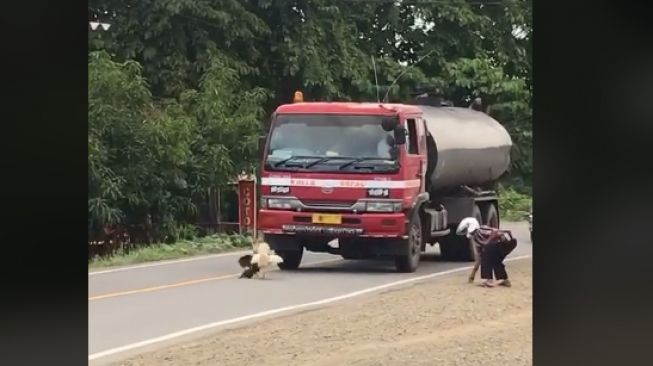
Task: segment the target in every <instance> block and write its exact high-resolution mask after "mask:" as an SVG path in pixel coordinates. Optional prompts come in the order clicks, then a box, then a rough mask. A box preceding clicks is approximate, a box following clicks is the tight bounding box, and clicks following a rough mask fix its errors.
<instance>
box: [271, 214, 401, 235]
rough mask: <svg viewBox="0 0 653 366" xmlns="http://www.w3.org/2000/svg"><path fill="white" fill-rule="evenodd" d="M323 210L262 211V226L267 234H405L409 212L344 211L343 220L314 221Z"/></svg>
mask: <svg viewBox="0 0 653 366" xmlns="http://www.w3.org/2000/svg"><path fill="white" fill-rule="evenodd" d="M314 213H320V212H304V211H302V212H297V211H285V210H266V209H262V210H260V211H259V218H258V222H259V230H260V231H262V232H263V233H265V234H289V235H316V236H330V237H347V236H352V237H371V238H398V237H401V238H404V237H405V232H406V216H405V215H404V214H403V213H401V212H399V213H363V214H353V213H352V214H350V213H342V214H341V216H342V224H339V225H324V224H313V223H312V216H313V214H314Z"/></svg>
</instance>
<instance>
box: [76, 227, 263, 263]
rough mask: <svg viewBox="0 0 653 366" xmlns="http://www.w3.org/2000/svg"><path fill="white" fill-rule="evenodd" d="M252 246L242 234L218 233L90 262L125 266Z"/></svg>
mask: <svg viewBox="0 0 653 366" xmlns="http://www.w3.org/2000/svg"><path fill="white" fill-rule="evenodd" d="M251 247H252V239H251V238H250V237H246V236H242V235H226V234H217V235H210V236H205V237H202V238H195V239H192V240H181V241H178V242H176V243H174V244H153V245H149V246H143V247H139V248H135V249H131V250H129V252H128V253H125V252H117V253H115V254H113V255H111V256H108V257H98V256H96V257H94V258H92V259H91V260H89V262H88V267H89V269H90V268H102V267H113V266H125V265H130V264H137V263H144V262H154V261H161V260H168V259H178V258H183V257H190V256H195V255H205V254H217V253H225V252H229V251H235V250H239V249H246V248H251Z"/></svg>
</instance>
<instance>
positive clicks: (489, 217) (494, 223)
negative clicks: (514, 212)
mask: <svg viewBox="0 0 653 366" xmlns="http://www.w3.org/2000/svg"><path fill="white" fill-rule="evenodd" d="M484 224H485V225H487V226H489V227H493V228H495V229H498V228H499V213H498V212H497V207H496V206H495V205H494V204H493V203H490V204H489V205H487V207H486V208H485V215H484Z"/></svg>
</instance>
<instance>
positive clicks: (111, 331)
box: [88, 222, 532, 365]
mask: <svg viewBox="0 0 653 366" xmlns="http://www.w3.org/2000/svg"><path fill="white" fill-rule="evenodd" d="M502 228H505V229H510V230H512V231H513V234H515V236H516V237H517V238H518V242H519V245H518V246H517V248H516V249H515V251H514V252H513V253H511V255H510V256H509V258H510V257H513V258H515V257H521V256H527V255H531V253H532V244H531V242H530V238H529V235H528V225H527V223H508V222H506V223H503V224H502ZM240 255H242V252H238V253H229V254H223V255H217V256H208V257H201V258H190V259H186V260H181V261H170V262H164V263H153V264H145V265H141V266H135V267H127V268H117V269H108V270H102V271H97V272H91V273H89V288H88V291H89V305H88V306H89V344H88V346H89V363H90V364H92V365H101V364H105V363H108V362H113V361H116V360H119V359H122V358H124V357H128V356H130V355H133V354H135V353H139V352H142V351H147V350H152V349H155V348H158V347H162V346H164V345H168V344H172V343H175V342H178V341H180V340H181V339H183V338H189V337H193V336H199V335H202V334H204V333H206V332H210V331H215V330H216V329H219V328H223V327H228V326H230V325H232V324H233V325H239V324H242V322H245V321H255V320H260V319H262V318H263V317H265V316H274V315H277V314H287V313H288V312H292V311H298V310H301V309H303V308H304V307H305V306H310V304H314V305H320V304H322V303H326V302H329V301H335V300H338V299H339V298H343V299H344V298H347V297H349V296H354V295H357V294H359V293H360V294H363V293H365V292H366V291H368V290H370V291H371V290H373V288H375V287H379V286H381V287H383V288H385V287H389V286H393V285H394V284H395V283H397V282H398V281H403V282H407V281H410V280H411V279H415V280H418V279H422V277H424V279H427V278H429V277H435V276H437V275H433V274H436V273H442V274H443V275H444V274H447V273H448V272H450V271H452V270H455V269H456V268H463V267H470V266H471V264H472V263H469V262H464V263H455V262H444V261H441V260H440V258H439V250H438V247H437V245H436V246H434V247H430V246H429V247H428V248H427V252H426V254H423V255H422V261H421V263H420V267H419V269H418V270H417V272H415V273H410V274H406V273H396V272H395V269H394V263H393V262H392V261H391V260H388V261H368V260H343V259H341V257H339V256H335V255H330V254H321V253H311V252H305V253H304V259H303V260H302V265H301V266H300V269H299V270H297V271H291V272H281V271H278V270H277V271H273V272H269V273H268V274H267V276H266V277H267V278H266V279H265V280H257V279H252V280H247V279H238V276H239V274H240V267H239V266H238V263H237V258H238V257H239V256H240ZM401 283H402V282H399V283H397V285H400V284H401Z"/></svg>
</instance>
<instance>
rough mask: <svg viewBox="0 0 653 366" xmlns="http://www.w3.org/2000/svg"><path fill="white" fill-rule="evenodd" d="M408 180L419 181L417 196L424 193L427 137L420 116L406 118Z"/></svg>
mask: <svg viewBox="0 0 653 366" xmlns="http://www.w3.org/2000/svg"><path fill="white" fill-rule="evenodd" d="M406 130H407V133H408V135H407V136H406V137H407V138H406V145H405V148H406V174H407V176H406V180H408V181H415V180H418V181H419V182H420V183H419V189H417V188H418V187H415V188H416V190H415V194H417V193H419V192H423V191H424V187H425V184H424V183H425V179H426V177H425V174H426V136H425V133H424V132H425V131H424V123H423V121H422V119H421V118H420V117H419V116H408V117H407V118H406Z"/></svg>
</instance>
